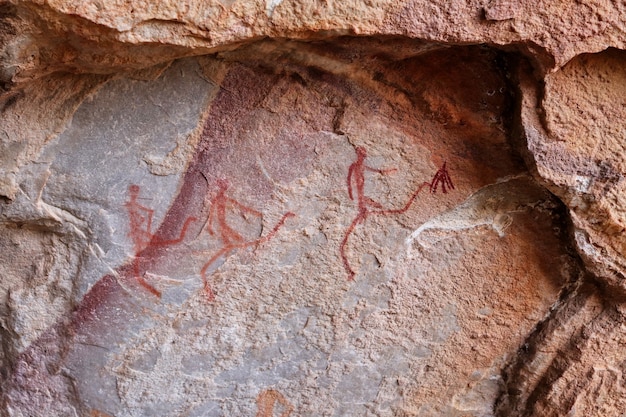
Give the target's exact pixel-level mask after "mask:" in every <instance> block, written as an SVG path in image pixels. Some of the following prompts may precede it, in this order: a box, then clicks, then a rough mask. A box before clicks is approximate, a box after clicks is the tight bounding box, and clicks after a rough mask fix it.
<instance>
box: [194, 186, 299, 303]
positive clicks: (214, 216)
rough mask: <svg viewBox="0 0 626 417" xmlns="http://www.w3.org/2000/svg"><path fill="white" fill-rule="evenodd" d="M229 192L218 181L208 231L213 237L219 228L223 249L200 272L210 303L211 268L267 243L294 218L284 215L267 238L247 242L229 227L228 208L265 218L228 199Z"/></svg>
mask: <svg viewBox="0 0 626 417" xmlns="http://www.w3.org/2000/svg"><path fill="white" fill-rule="evenodd" d="M227 190H228V182H227V181H226V180H224V179H220V180H218V181H217V194H216V195H215V197H213V199H212V200H211V208H210V209H209V218H208V220H207V231H208V232H209V234H210V235H211V236H214V235H215V229H214V226H217V229H218V230H219V239H220V241H221V242H222V248H221V249H220V250H219V251H217V253H216V254H215V255H213V256H212V257H211V259H209V260H208V261H207V262H206V263H205V264H204V266H203V267H202V269H201V270H200V275H201V276H202V281H203V282H204V292H205V293H206V296H207V298H208V299H209V301H213V300H214V299H215V293H214V292H213V290H212V289H211V286H210V285H209V280H208V276H207V272H208V270H209V267H210V266H211V265H212V264H213V263H214V262H215V261H217V260H218V259H219V258H220V257H222V256H224V255H226V254H228V253H229V252H231V251H233V250H235V249H240V248H245V247H248V246H255V245H259V244H261V243H263V242H266V241H268V240H270V239H271V238H273V237H274V235H275V234H276V232H278V229H279V228H281V227H282V226H283V224H284V223H285V220H286V219H287V218H288V217H291V216H294V214H293V213H291V212H289V213H286V214H285V215H283V217H282V218H281V219H280V221H279V222H278V223H277V224H276V226H275V227H274V229H272V230H271V231H270V232H269V233H268V234H267V236H264V237H261V238H259V239H255V240H251V241H246V240H245V239H244V237H243V236H241V234H239V233H238V232H237V231H235V230H234V229H233V228H232V227H230V226H229V225H228V221H227V219H226V213H227V210H228V208H229V207H230V208H232V209H235V210H238V211H239V212H240V213H250V214H252V215H253V216H255V217H258V218H263V214H262V213H261V212H260V211H258V210H255V209H253V208H251V207H248V206H246V205H243V204H241V203H240V202H239V201H237V200H235V199H234V198H231V197H228V196H227V195H226V191H227Z"/></svg>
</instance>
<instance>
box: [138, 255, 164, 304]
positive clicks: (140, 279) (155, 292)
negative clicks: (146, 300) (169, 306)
mask: <svg viewBox="0 0 626 417" xmlns="http://www.w3.org/2000/svg"><path fill="white" fill-rule="evenodd" d="M139 259H140V256H139V255H135V259H133V272H134V275H135V279H136V280H137V282H138V283H139V284H140V285H141V286H142V287H144V288H145V289H146V290H148V291H149V292H150V293H152V294H153V295H155V296H156V297H158V298H161V291H159V290H157V289H156V288H154V287H153V286H152V285H150V284H148V282H147V281H146V280H145V279H144V278H143V277H142V276H141V274H140V265H139Z"/></svg>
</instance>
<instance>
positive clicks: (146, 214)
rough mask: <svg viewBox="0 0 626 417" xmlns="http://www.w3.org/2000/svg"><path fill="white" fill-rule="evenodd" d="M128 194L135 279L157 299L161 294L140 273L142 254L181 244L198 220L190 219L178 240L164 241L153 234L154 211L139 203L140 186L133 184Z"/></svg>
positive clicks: (127, 203) (127, 205) (127, 204)
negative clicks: (189, 229) (155, 248)
mask: <svg viewBox="0 0 626 417" xmlns="http://www.w3.org/2000/svg"><path fill="white" fill-rule="evenodd" d="M128 193H129V194H130V200H129V201H127V202H126V204H124V206H125V207H126V210H128V221H129V223H130V231H129V232H128V236H129V237H130V238H131V239H132V240H133V243H134V245H135V256H134V259H133V273H134V276H135V279H136V280H137V281H138V282H139V283H140V284H141V285H142V286H143V287H144V288H145V289H147V290H148V291H150V292H151V293H152V294H154V295H156V296H157V297H161V292H160V291H158V290H157V289H156V288H154V287H153V286H152V285H150V284H148V282H146V280H145V279H144V278H143V276H142V275H141V273H140V270H141V268H140V266H141V265H140V259H141V252H142V251H143V250H144V249H146V248H148V247H151V248H152V247H156V246H168V245H175V244H177V243H180V242H182V241H183V239H184V238H185V233H187V228H188V227H189V224H190V223H191V222H193V221H195V220H196V218H195V217H188V218H187V220H185V224H183V228H182V230H181V232H180V235H179V236H178V237H177V238H176V239H170V240H162V239H158V238H156V237H155V235H154V233H152V218H153V217H154V210H152V209H150V208H148V207H145V206H143V205H141V204H139V202H138V201H137V200H138V199H139V186H138V185H135V184H132V185H131V186H130V187H128Z"/></svg>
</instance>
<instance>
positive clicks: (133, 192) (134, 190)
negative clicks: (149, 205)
mask: <svg viewBox="0 0 626 417" xmlns="http://www.w3.org/2000/svg"><path fill="white" fill-rule="evenodd" d="M128 193H129V194H130V196H131V198H133V199H134V198H137V197H138V196H139V186H138V185H137V184H131V185H130V186H129V187H128Z"/></svg>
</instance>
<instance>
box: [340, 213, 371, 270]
mask: <svg viewBox="0 0 626 417" xmlns="http://www.w3.org/2000/svg"><path fill="white" fill-rule="evenodd" d="M366 216H367V214H366V213H361V214H359V215H358V216H356V218H355V219H354V220H353V221H352V223H350V226H348V230H346V234H345V236H344V237H343V240H342V241H341V246H340V247H339V253H340V254H341V260H342V261H343V267H344V268H345V269H346V272H347V273H348V281H354V277H355V276H356V273H355V272H354V270H353V269H352V267H351V266H350V262H349V261H348V256H347V255H346V245H347V244H348V238H349V237H350V234H351V233H352V232H353V231H354V228H355V227H356V226H357V225H358V224H359V223H361V222H363V221H364V220H365V217H366Z"/></svg>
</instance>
